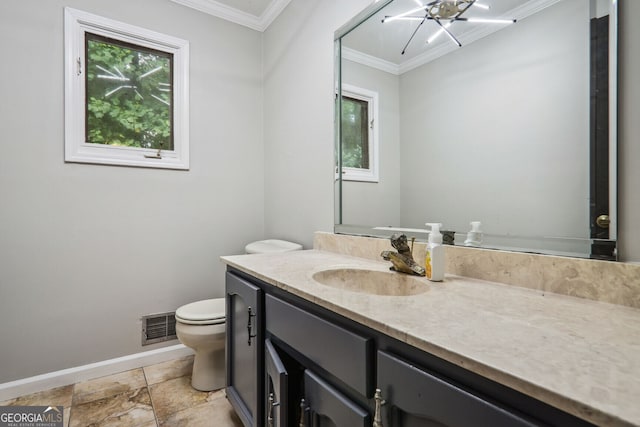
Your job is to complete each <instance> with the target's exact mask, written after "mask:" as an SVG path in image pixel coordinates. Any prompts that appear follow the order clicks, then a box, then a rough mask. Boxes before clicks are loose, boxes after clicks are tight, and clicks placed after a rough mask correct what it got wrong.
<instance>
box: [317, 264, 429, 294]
mask: <svg viewBox="0 0 640 427" xmlns="http://www.w3.org/2000/svg"><path fill="white" fill-rule="evenodd" d="M312 279H313V280H314V281H316V282H317V283H320V284H321V285H325V286H330V287H332V288H337V289H343V290H346V291H351V292H359V293H363V294H370V295H387V296H407V295H417V294H421V293H424V292H426V291H427V290H428V289H429V285H428V283H427V280H426V279H425V278H421V277H417V276H410V275H408V274H403V273H397V272H392V271H379V270H364V269H357V268H336V269H330V270H322V271H319V272H317V273H314V274H313V276H312Z"/></svg>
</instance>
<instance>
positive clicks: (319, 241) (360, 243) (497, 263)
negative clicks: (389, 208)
mask: <svg viewBox="0 0 640 427" xmlns="http://www.w3.org/2000/svg"><path fill="white" fill-rule="evenodd" d="M313 248H314V249H317V250H323V251H329V252H335V253H340V254H344V255H351V256H356V257H360V258H367V259H373V260H381V258H380V252H382V251H383V250H389V249H392V248H391V244H390V243H389V240H387V239H380V238H374V237H362V236H351V235H346V234H334V233H326V232H316V233H315V235H314V242H313ZM425 248H426V245H425V243H420V242H416V243H415V245H414V248H413V254H414V258H415V260H416V262H418V263H419V264H421V265H423V266H424V258H425ZM445 249H446V268H445V270H446V272H447V273H448V274H454V275H458V276H466V277H472V278H475V279H481V280H488V281H492V282H497V283H503V284H506V285H513V286H520V287H525V288H530V289H535V290H538V291H540V292H553V293H556V294H562V295H569V296H574V297H579V298H586V299H590V300H594V301H602V302H607V303H612V304H618V305H625V306H629V307H634V308H640V265H639V264H629V263H622V262H611V261H599V260H591V259H582V258H568V257H559V256H552V255H538V254H529V253H519V252H507V251H499V250H490V249H481V248H468V247H463V246H448V245H445Z"/></svg>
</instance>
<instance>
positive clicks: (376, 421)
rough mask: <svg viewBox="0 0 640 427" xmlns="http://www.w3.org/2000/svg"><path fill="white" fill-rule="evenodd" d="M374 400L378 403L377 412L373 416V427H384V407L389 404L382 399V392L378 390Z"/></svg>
mask: <svg viewBox="0 0 640 427" xmlns="http://www.w3.org/2000/svg"><path fill="white" fill-rule="evenodd" d="M373 399H374V400H375V401H376V412H375V413H374V414H373V427H384V426H383V425H382V405H384V404H385V403H387V402H386V401H385V400H383V399H382V390H380V389H379V388H377V389H376V394H375V395H374V396H373Z"/></svg>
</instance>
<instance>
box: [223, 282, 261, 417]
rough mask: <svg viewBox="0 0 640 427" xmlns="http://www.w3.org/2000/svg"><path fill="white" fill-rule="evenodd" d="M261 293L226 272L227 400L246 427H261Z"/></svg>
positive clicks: (249, 284)
mask: <svg viewBox="0 0 640 427" xmlns="http://www.w3.org/2000/svg"><path fill="white" fill-rule="evenodd" d="M261 293H262V291H261V290H260V288H258V287H257V286H254V285H252V284H251V283H250V282H248V281H246V280H244V279H242V278H240V277H238V276H236V275H234V274H232V273H229V272H227V276H226V300H227V337H226V339H227V347H226V348H227V397H228V398H229V401H230V402H231V405H232V406H233V408H234V409H235V411H236V413H237V414H238V416H239V417H240V419H241V420H242V423H243V424H244V426H245V427H261V426H262V425H263V424H262V421H263V417H262V414H263V406H262V405H261V404H260V401H261V400H262V399H261V398H262V396H261V394H262V393H261V390H262V388H261V385H262V382H261V378H262V370H261V361H262V360H263V357H264V356H263V342H264V338H263V336H262V335H263V333H262V330H263V325H262V322H263V321H262V317H263V314H262V298H261Z"/></svg>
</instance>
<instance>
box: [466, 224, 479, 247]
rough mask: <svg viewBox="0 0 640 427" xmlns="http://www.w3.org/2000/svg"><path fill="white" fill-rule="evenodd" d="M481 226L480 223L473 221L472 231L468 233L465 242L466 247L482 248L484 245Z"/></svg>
mask: <svg viewBox="0 0 640 427" xmlns="http://www.w3.org/2000/svg"><path fill="white" fill-rule="evenodd" d="M480 225H481V224H480V221H471V230H470V231H469V232H468V233H467V239H466V240H465V241H464V245H465V246H480V245H481V244H482V230H480Z"/></svg>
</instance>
